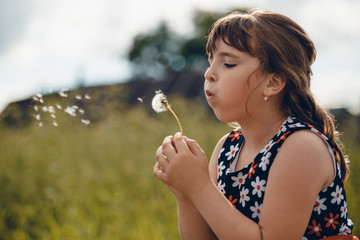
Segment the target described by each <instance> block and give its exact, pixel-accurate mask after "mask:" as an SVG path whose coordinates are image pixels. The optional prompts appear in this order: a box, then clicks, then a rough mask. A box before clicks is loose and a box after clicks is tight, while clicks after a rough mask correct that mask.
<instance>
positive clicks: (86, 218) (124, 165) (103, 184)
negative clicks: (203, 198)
mask: <svg viewBox="0 0 360 240" xmlns="http://www.w3.org/2000/svg"><path fill="white" fill-rule="evenodd" d="M169 100H170V103H172V106H173V109H174V111H175V112H176V113H177V115H178V116H179V118H180V120H181V122H182V125H183V128H184V134H185V135H187V136H188V137H190V138H194V139H196V140H197V141H198V143H199V144H200V145H201V146H202V147H203V148H204V151H205V152H206V154H207V155H208V156H210V154H211V152H212V149H213V147H214V146H215V144H216V142H217V140H218V139H219V138H220V137H221V136H223V134H225V133H226V132H228V131H229V130H230V128H229V127H228V126H227V125H225V124H221V123H219V122H218V121H216V120H215V119H214V118H213V117H211V115H209V112H208V111H207V110H206V109H205V108H204V107H203V106H202V105H201V104H196V102H188V101H185V100H181V99H169ZM57 122H58V124H59V126H58V127H54V126H52V125H51V123H50V122H48V123H47V124H46V122H45V124H44V126H43V127H38V126H36V125H35V124H32V125H31V126H30V127H27V128H24V129H18V130H13V129H12V130H11V129H7V128H4V127H0V129H1V135H0V240H5V239H24V240H27V239H40V240H41V239H59V240H60V239H61V240H66V239H71V240H72V239H91V240H92V239H102V240H103V239H140V240H141V239H147V240H149V239H157V240H161V239H180V237H179V233H178V228H177V217H176V203H175V199H174V197H173V196H172V194H171V193H170V192H169V191H168V190H167V188H166V187H165V186H164V185H163V184H161V183H160V182H159V181H158V180H157V179H156V178H155V177H154V176H153V173H152V169H153V165H154V163H155V151H156V149H157V147H158V146H159V145H160V144H161V142H162V140H163V138H164V137H165V136H167V135H169V134H174V133H175V132H177V131H179V130H178V126H177V123H176V121H175V119H174V118H173V117H172V115H171V114H170V113H169V112H165V113H160V114H154V113H152V111H151V109H150V107H149V106H147V105H141V104H138V106H136V107H133V108H131V109H129V110H123V111H121V112H116V111H111V112H109V113H108V114H107V117H106V118H105V120H103V121H101V122H98V123H95V124H90V125H88V126H86V125H83V124H81V123H80V121H79V119H77V118H70V117H67V116H58V118H57ZM349 141H350V142H351V140H349ZM351 147H352V148H353V149H352V155H353V154H356V155H357V156H359V146H356V145H354V146H351ZM352 157H353V159H356V157H354V156H352ZM357 159H359V158H358V157H357ZM352 166H353V174H352V175H351V178H350V180H349V182H348V184H347V191H348V202H349V208H350V212H352V213H353V215H352V218H353V220H354V223H355V225H356V226H358V225H359V223H360V222H359V215H358V214H357V213H359V205H360V197H359V196H360V192H359V190H358V188H355V187H354V186H358V184H359V181H360V177H359V170H360V163H359V162H353V165H352ZM357 229H358V228H356V231H355V233H356V234H358V235H359V231H358V230H357Z"/></svg>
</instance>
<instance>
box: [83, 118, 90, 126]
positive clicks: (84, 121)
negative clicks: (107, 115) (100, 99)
mask: <svg viewBox="0 0 360 240" xmlns="http://www.w3.org/2000/svg"><path fill="white" fill-rule="evenodd" d="M81 122H82V123H83V124H85V125H89V124H90V120H87V119H81Z"/></svg>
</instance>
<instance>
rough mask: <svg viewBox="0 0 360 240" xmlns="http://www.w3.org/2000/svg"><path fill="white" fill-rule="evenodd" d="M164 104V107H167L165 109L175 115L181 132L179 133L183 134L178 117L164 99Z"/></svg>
mask: <svg viewBox="0 0 360 240" xmlns="http://www.w3.org/2000/svg"><path fill="white" fill-rule="evenodd" d="M165 105H166V108H167V109H168V110H169V111H170V112H171V113H172V115H173V116H174V117H175V119H176V121H177V123H178V125H179V128H180V133H181V135H183V129H182V126H181V123H180V120H179V118H178V117H177V116H176V113H175V112H174V111H173V110H172V109H171V107H170V104H169V103H168V102H167V101H165Z"/></svg>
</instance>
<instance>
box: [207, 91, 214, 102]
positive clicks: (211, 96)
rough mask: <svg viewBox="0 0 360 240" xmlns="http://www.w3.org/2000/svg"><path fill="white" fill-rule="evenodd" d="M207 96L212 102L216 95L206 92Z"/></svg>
mask: <svg viewBox="0 0 360 240" xmlns="http://www.w3.org/2000/svg"><path fill="white" fill-rule="evenodd" d="M205 95H206V99H207V100H208V101H212V100H213V98H214V93H213V92H211V91H209V90H205Z"/></svg>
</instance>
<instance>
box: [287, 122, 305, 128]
mask: <svg viewBox="0 0 360 240" xmlns="http://www.w3.org/2000/svg"><path fill="white" fill-rule="evenodd" d="M295 127H305V125H303V124H301V123H299V122H298V123H294V124H291V125H289V128H295Z"/></svg>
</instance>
